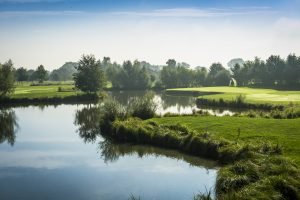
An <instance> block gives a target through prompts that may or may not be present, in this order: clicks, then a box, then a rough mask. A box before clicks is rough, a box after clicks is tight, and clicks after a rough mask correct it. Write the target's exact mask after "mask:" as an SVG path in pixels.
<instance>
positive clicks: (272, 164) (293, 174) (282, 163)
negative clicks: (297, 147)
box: [216, 156, 300, 199]
mask: <svg viewBox="0 0 300 200" xmlns="http://www.w3.org/2000/svg"><path fill="white" fill-rule="evenodd" d="M299 178H300V173H299V170H298V168H297V167H296V165H294V164H293V162H291V161H290V160H287V159H285V158H282V157H278V156H276V157H274V156H263V157H261V158H256V159H250V160H245V161H239V162H236V163H234V164H232V165H229V166H226V167H223V168H221V169H220V171H219V173H218V176H217V181H216V193H217V197H220V198H221V199H223V198H224V199H228V196H229V195H230V194H234V196H235V198H232V199H251V198H252V197H254V196H255V197H256V198H258V199H265V198H267V199H269V198H270V197H273V198H275V197H276V198H275V199H299V188H300V183H299V181H298V180H299ZM226 197H227V198H226Z"/></svg>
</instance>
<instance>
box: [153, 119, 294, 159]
mask: <svg viewBox="0 0 300 200" xmlns="http://www.w3.org/2000/svg"><path fill="white" fill-rule="evenodd" d="M152 120H154V121H156V122H158V123H160V124H177V123H180V124H184V125H186V126H188V127H189V128H192V129H194V130H196V131H198V132H204V131H206V130H208V132H209V133H210V134H211V135H212V137H215V138H219V137H223V138H226V139H229V140H234V141H235V140H236V138H237V135H238V131H237V130H238V128H240V129H241V134H240V137H239V142H245V143H248V142H254V143H264V142H268V141H270V142H273V143H275V144H276V143H277V142H278V143H279V144H280V145H282V147H283V152H284V155H286V156H288V157H290V158H292V159H293V160H295V161H296V163H297V164H298V165H299V164H300V119H289V120H285V119H281V120H278V119H264V118H245V117H214V116H207V117H196V116H184V117H164V118H154V119H152Z"/></svg>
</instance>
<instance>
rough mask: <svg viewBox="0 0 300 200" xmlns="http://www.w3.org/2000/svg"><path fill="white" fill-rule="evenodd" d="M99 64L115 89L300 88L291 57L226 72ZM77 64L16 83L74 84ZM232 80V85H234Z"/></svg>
mask: <svg viewBox="0 0 300 200" xmlns="http://www.w3.org/2000/svg"><path fill="white" fill-rule="evenodd" d="M99 62H100V67H101V70H103V72H104V74H105V77H106V81H108V82H110V83H111V84H112V87H113V88H115V89H148V88H176V87H200V86H228V85H229V83H230V82H232V83H236V84H237V86H257V87H286V88H299V87H300V57H297V56H296V55H295V54H290V55H289V56H288V57H287V58H286V59H282V58H281V57H280V56H275V55H271V56H270V57H269V58H268V59H267V60H265V61H264V60H261V59H259V58H255V59H254V60H253V61H246V62H244V61H243V60H242V59H232V60H231V61H230V62H229V63H228V67H227V68H225V67H224V66H223V65H222V64H220V63H213V64H212V65H211V66H210V67H209V68H206V67H199V66H198V67H195V68H191V67H190V66H189V65H188V64H187V63H184V62H183V63H178V62H176V60H174V59H169V60H168V61H167V62H166V65H164V66H159V65H151V64H150V63H147V62H145V61H138V60H135V61H134V62H131V61H125V62H124V63H123V64H118V63H116V62H113V63H112V62H111V60H110V58H109V57H104V58H103V59H102V61H99ZM77 67H78V63H76V62H67V63H65V64H64V65H63V66H62V67H60V68H58V69H55V70H53V71H51V72H48V71H46V70H45V68H44V66H43V65H40V66H39V67H38V68H37V69H36V70H27V69H25V68H23V67H21V68H18V69H16V70H15V79H16V81H39V82H43V81H45V80H50V81H68V80H73V74H74V73H75V72H76V71H77V70H76V68H77ZM231 80H232V81H231Z"/></svg>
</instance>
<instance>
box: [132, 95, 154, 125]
mask: <svg viewBox="0 0 300 200" xmlns="http://www.w3.org/2000/svg"><path fill="white" fill-rule="evenodd" d="M153 97H154V93H153V92H148V93H146V94H145V95H144V96H143V97H141V98H138V97H135V98H133V99H131V102H130V103H129V105H128V108H127V109H128V110H129V112H130V115H131V116H133V117H138V118H140V119H150V118H152V117H154V116H155V111H156V109H157V105H156V103H155V102H154V100H153Z"/></svg>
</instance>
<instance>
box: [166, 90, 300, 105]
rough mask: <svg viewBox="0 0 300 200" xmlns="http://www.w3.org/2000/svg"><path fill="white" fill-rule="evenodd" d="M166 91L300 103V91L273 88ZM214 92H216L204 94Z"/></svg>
mask: <svg viewBox="0 0 300 200" xmlns="http://www.w3.org/2000/svg"><path fill="white" fill-rule="evenodd" d="M167 91H173V92H174V91H175V92H176V91H178V92H191V93H192V92H200V93H202V94H201V97H202V98H206V99H220V98H223V99H224V100H234V99H235V98H236V96H237V95H239V94H243V95H245V96H246V102H249V103H272V104H289V103H290V102H293V103H296V104H298V103H300V91H280V90H273V89H255V88H247V87H200V88H176V89H168V90H167ZM211 92H215V93H216V94H205V93H211Z"/></svg>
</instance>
